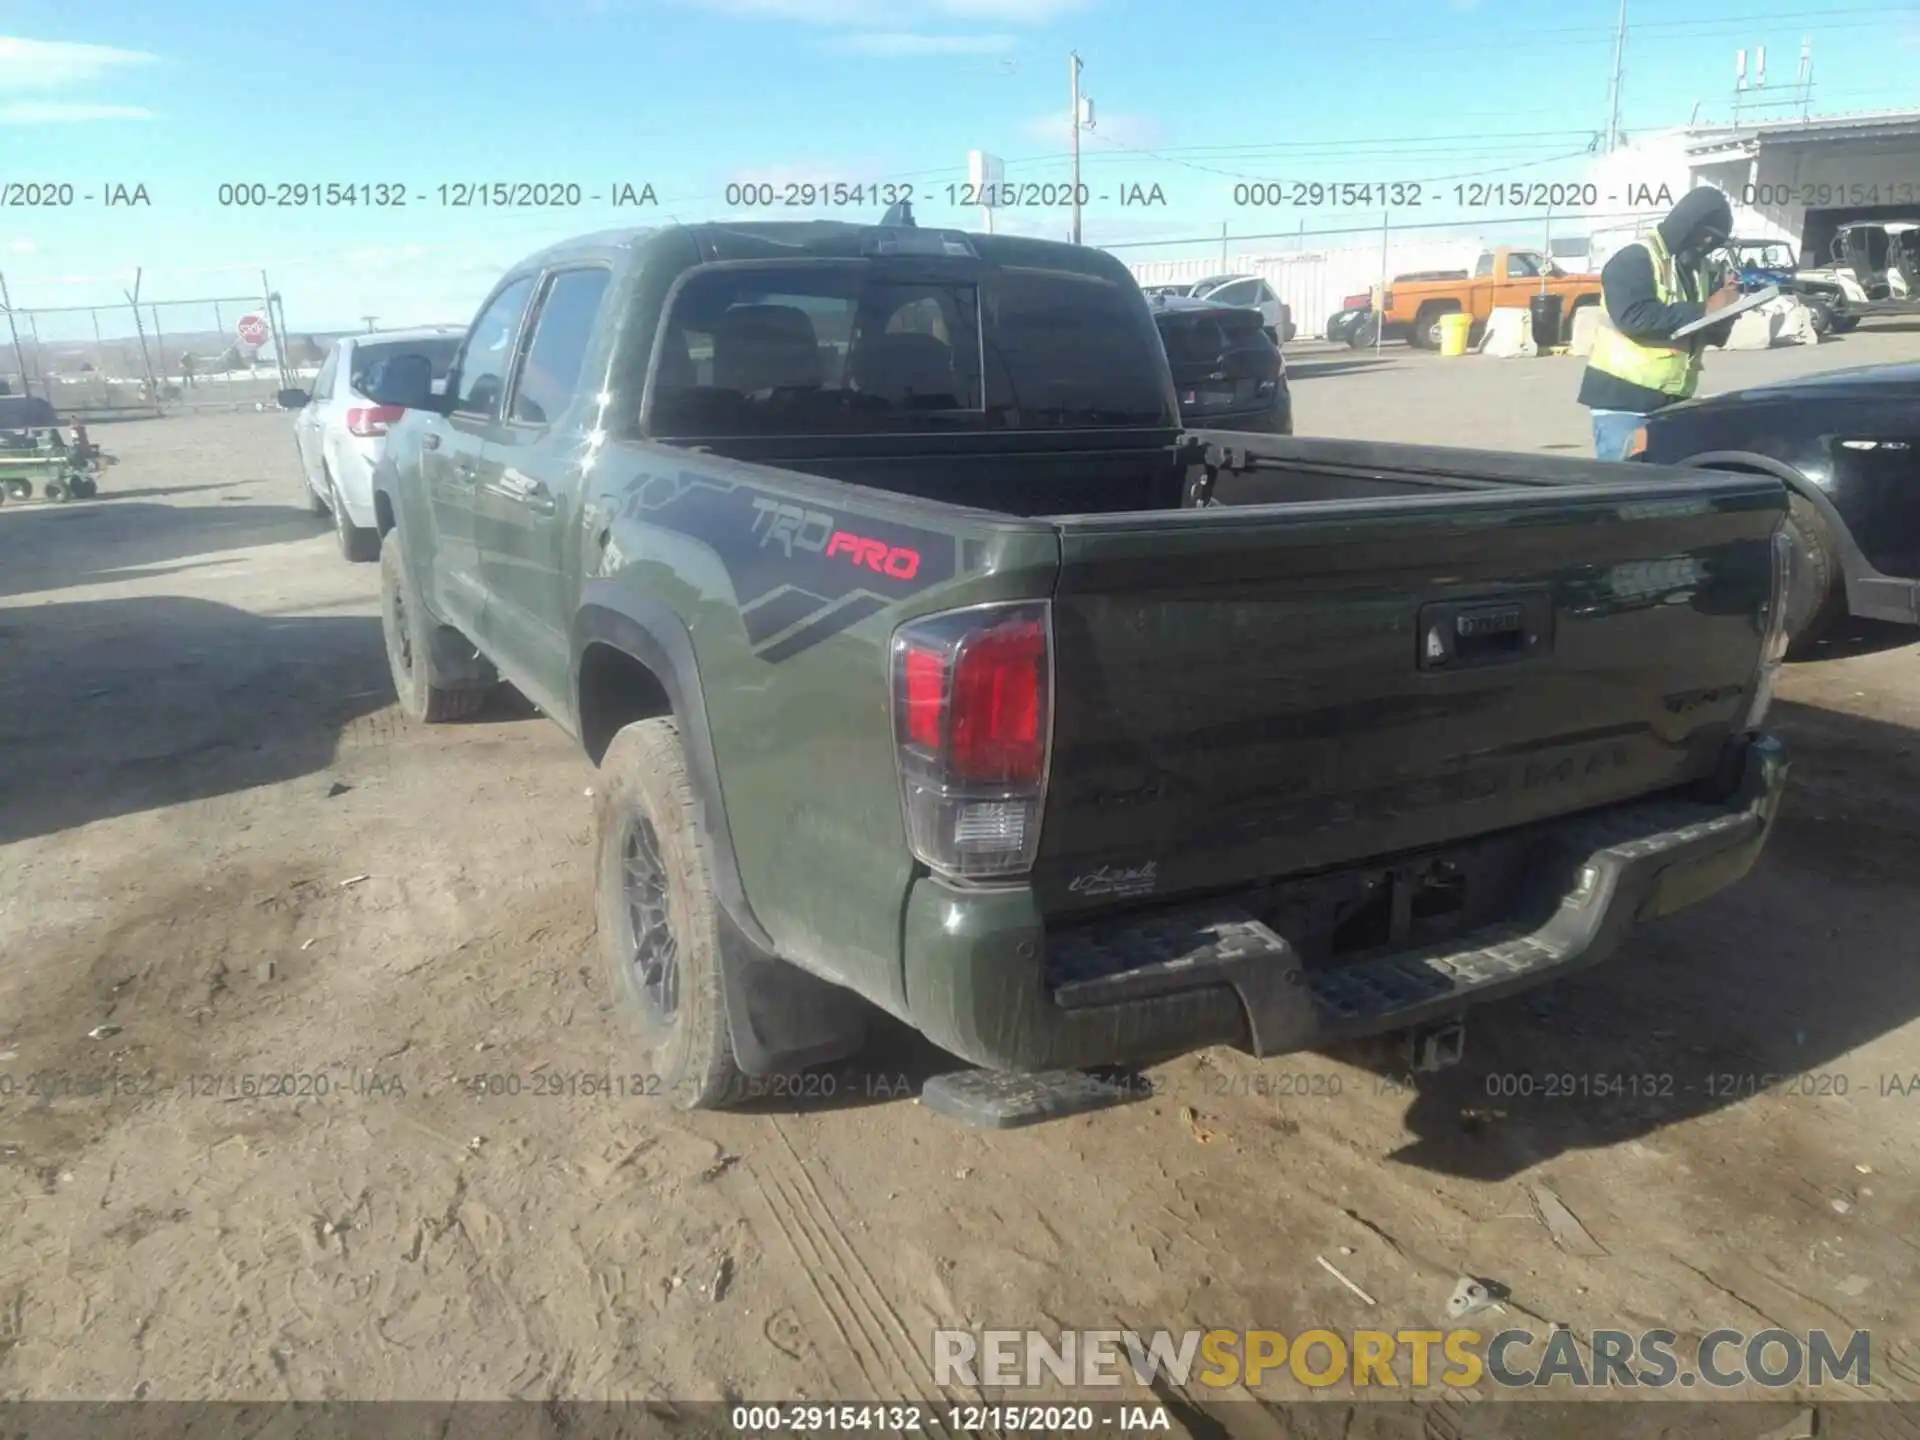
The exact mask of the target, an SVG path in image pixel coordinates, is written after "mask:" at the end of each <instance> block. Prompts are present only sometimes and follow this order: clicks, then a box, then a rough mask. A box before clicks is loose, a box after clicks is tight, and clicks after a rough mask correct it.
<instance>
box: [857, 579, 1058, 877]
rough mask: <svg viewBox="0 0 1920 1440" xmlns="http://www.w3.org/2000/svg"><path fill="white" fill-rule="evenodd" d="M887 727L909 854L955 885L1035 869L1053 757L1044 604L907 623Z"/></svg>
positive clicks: (896, 658) (899, 635)
mask: <svg viewBox="0 0 1920 1440" xmlns="http://www.w3.org/2000/svg"><path fill="white" fill-rule="evenodd" d="M892 683H893V723H894V744H895V753H896V755H897V756H898V760H899V769H900V804H901V811H902V815H903V816H904V818H905V821H906V830H907V844H908V847H909V848H910V849H911V850H912V852H913V854H914V857H915V858H916V859H918V860H919V861H920V863H921V864H923V865H925V866H926V867H927V868H928V869H930V870H932V871H934V872H936V873H938V874H941V875H945V876H948V877H950V878H953V879H960V880H987V879H1004V878H1008V877H1011V876H1015V875H1023V874H1025V873H1027V872H1028V871H1029V870H1031V869H1032V868H1033V862H1034V857H1035V856H1036V855H1037V854H1038V852H1039V846H1040V817H1041V813H1042V811H1043V809H1044V808H1045V804H1046V793H1047V772H1048V768H1049V764H1050V761H1051V756H1052V749H1053V614H1052V608H1051V606H1050V605H1049V604H1048V603H1047V602H1046V601H1033V602H1023V603H1019V604H1011V605H985V606H977V607H973V608H970V609H965V610H952V611H947V612H945V613H943V614H939V615H931V616H927V617H925V618H923V619H919V620H914V621H910V622H909V623H907V624H905V625H902V626H901V627H900V628H899V629H898V630H897V631H895V632H894V637H893V661H892Z"/></svg>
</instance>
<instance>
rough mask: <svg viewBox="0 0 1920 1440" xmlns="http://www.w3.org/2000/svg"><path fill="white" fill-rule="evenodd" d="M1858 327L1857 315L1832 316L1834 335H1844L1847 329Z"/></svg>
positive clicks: (1858, 318)
mask: <svg viewBox="0 0 1920 1440" xmlns="http://www.w3.org/2000/svg"><path fill="white" fill-rule="evenodd" d="M1859 328H1860V317H1859V316H1858V315H1835V316H1834V317H1833V333H1834V334H1836V335H1845V334H1846V333H1847V332H1848V331H1850V330H1858V329H1859Z"/></svg>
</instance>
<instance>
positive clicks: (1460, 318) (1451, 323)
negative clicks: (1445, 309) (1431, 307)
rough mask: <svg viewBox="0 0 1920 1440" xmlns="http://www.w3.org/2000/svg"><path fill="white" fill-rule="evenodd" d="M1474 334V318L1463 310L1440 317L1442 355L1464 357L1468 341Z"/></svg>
mask: <svg viewBox="0 0 1920 1440" xmlns="http://www.w3.org/2000/svg"><path fill="white" fill-rule="evenodd" d="M1472 334H1473V317H1472V316H1471V315H1469V314H1467V313H1466V312H1465V311H1462V310H1455V311H1453V312H1452V313H1451V314H1447V315H1442V316H1441V317H1440V353H1441V354H1442V355H1464V354H1466V353H1467V340H1468V338H1469V337H1470V336H1471V335H1472Z"/></svg>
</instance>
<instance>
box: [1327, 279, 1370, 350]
mask: <svg viewBox="0 0 1920 1440" xmlns="http://www.w3.org/2000/svg"><path fill="white" fill-rule="evenodd" d="M1379 338H1380V322H1379V317H1378V316H1377V315H1376V314H1375V313H1374V309H1373V292H1372V291H1370V290H1362V291H1360V292H1359V293H1357V294H1354V295H1349V296H1347V298H1346V299H1345V300H1343V301H1341V302H1340V308H1339V309H1338V310H1336V311H1334V312H1333V314H1332V315H1330V316H1328V317H1327V339H1328V340H1330V341H1332V342H1333V343H1334V344H1336V345H1345V346H1346V347H1347V348H1348V349H1349V350H1364V349H1366V348H1367V346H1369V345H1371V344H1373V343H1374V341H1376V340H1378V339H1379Z"/></svg>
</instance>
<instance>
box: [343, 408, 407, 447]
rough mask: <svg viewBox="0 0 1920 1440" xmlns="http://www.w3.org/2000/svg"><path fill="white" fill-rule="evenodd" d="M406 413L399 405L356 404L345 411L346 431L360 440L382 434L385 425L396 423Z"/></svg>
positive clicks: (385, 427) (385, 430)
mask: <svg viewBox="0 0 1920 1440" xmlns="http://www.w3.org/2000/svg"><path fill="white" fill-rule="evenodd" d="M406 413H407V412H406V410H405V408H404V407H402V406H399V405H356V406H354V407H353V408H352V409H350V410H349V411H347V433H348V434H349V435H357V436H359V437H360V438H361V439H362V440H369V439H372V438H373V437H374V436H377V435H384V434H386V433H387V427H388V426H389V425H393V424H396V423H397V422H398V421H399V419H400V417H401V416H402V415H405V414H406Z"/></svg>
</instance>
